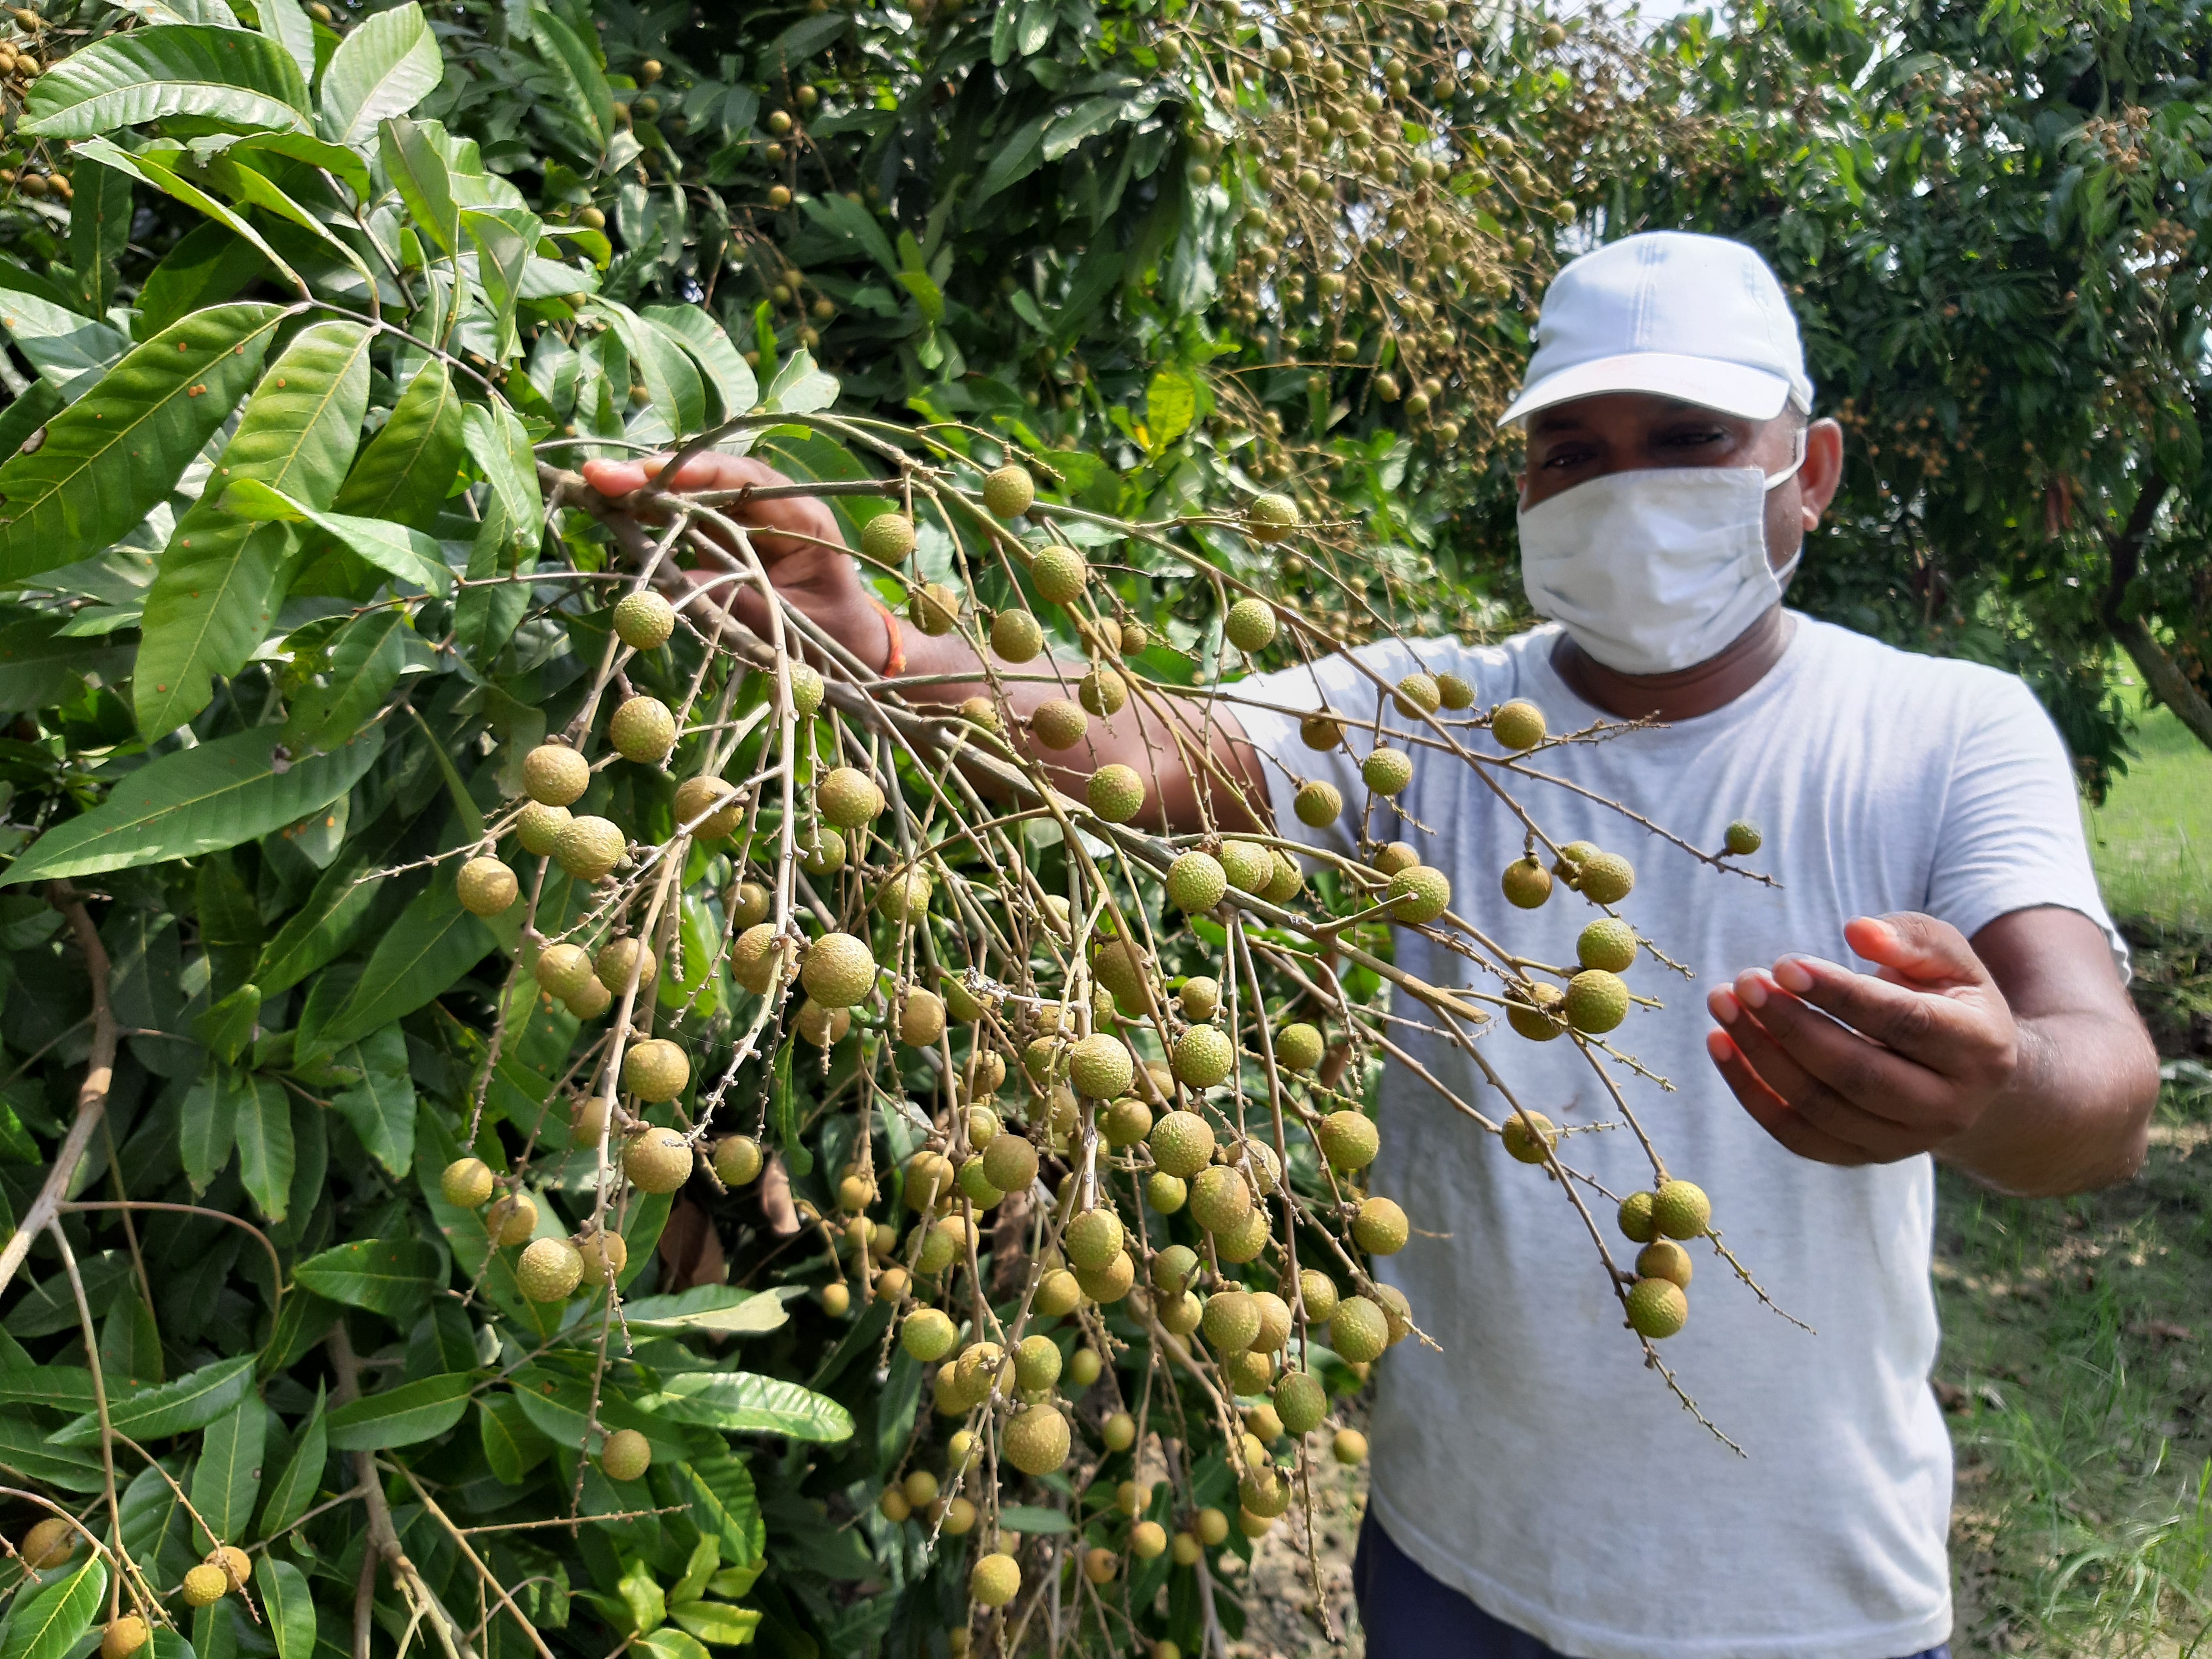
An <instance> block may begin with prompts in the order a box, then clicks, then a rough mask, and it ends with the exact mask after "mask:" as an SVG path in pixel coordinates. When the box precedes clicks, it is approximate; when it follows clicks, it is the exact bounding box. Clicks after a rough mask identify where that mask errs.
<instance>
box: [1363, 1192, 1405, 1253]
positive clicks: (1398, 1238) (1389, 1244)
mask: <svg viewBox="0 0 2212 1659" xmlns="http://www.w3.org/2000/svg"><path fill="white" fill-rule="evenodd" d="M1410 1232H1411V1227H1410V1224H1409V1223H1408V1222H1407V1219H1406V1212H1404V1211H1403V1210H1401V1209H1400V1208H1399V1207H1398V1206H1397V1205H1395V1204H1394V1203H1392V1202H1391V1201H1390V1200H1389V1199H1387V1198H1370V1199H1369V1200H1367V1201H1366V1202H1365V1203H1364V1204H1362V1205H1361V1206H1359V1213H1358V1215H1356V1216H1354V1217H1353V1218H1352V1239H1353V1240H1354V1242H1355V1243H1358V1246H1359V1248H1360V1249H1363V1250H1365V1251H1366V1252H1368V1254H1370V1255H1396V1254H1397V1253H1398V1252H1399V1251H1401V1250H1402V1249H1405V1248H1406V1240H1407V1237H1409V1236H1410Z"/></svg>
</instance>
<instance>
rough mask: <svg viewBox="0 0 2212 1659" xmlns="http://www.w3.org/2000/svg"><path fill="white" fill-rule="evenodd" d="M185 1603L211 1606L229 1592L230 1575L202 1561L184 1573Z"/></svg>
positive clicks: (189, 1605) (190, 1605) (196, 1605)
mask: <svg viewBox="0 0 2212 1659" xmlns="http://www.w3.org/2000/svg"><path fill="white" fill-rule="evenodd" d="M184 1589H185V1606H186V1607H212V1606H214V1605H215V1603H216V1602H217V1601H222V1598H223V1597H224V1596H226V1595H229V1594H230V1575H229V1574H228V1573H226V1572H225V1571H223V1570H222V1568H221V1567H218V1566H213V1565H210V1564H209V1563H207V1562H205V1561H203V1562H201V1563H200V1565H197V1567H194V1568H193V1569H191V1571H189V1572H187V1573H186V1574H185V1585H184Z"/></svg>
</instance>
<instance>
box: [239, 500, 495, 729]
mask: <svg viewBox="0 0 2212 1659" xmlns="http://www.w3.org/2000/svg"><path fill="white" fill-rule="evenodd" d="M221 506H222V510H223V511H224V512H226V513H230V514H232V515H233V516H234V517H235V518H239V519H243V520H251V521H252V522H254V523H257V524H267V523H277V524H311V525H313V526H315V528H317V529H318V530H320V531H322V532H324V533H325V534H326V535H330V536H333V537H335V538H337V539H338V540H339V541H341V542H343V543H344V544H346V546H347V547H349V548H350V549H351V550H353V551H355V552H356V553H358V554H359V555H361V556H362V558H364V559H367V560H368V562H370V563H371V564H373V565H374V566H375V567H376V568H378V569H379V570H381V571H383V572H384V573H385V574H387V575H392V576H397V577H398V578H399V579H400V580H402V581H406V582H412V583H413V584H414V585H415V586H417V587H421V588H425V589H427V590H428V591H429V592H433V593H440V594H443V593H448V592H452V591H453V569H452V568H451V567H450V566H448V565H447V563H446V561H445V557H444V556H443V555H442V554H441V552H440V551H439V550H438V544H437V542H436V541H435V539H434V538H431V537H428V536H426V535H424V534H423V533H422V532H421V531H419V530H410V529H409V528H408V527H407V526H405V525H399V524H392V523H389V522H387V521H386V520H383V519H362V518H356V517H355V516H353V515H352V514H351V513H319V512H317V511H316V510H315V509H314V508H313V507H307V506H305V505H303V504H302V503H301V502H299V501H294V500H293V499H292V498H291V497H290V496H289V495H286V494H284V492H283V491H282V490H281V489H272V488H270V486H269V485H267V484H265V483H256V482H255V481H254V480H252V479H251V478H240V480H239V481H238V482H237V483H234V484H232V485H231V486H230V488H229V489H226V490H224V491H223V493H222V502H221ZM373 706H374V705H372V707H373Z"/></svg>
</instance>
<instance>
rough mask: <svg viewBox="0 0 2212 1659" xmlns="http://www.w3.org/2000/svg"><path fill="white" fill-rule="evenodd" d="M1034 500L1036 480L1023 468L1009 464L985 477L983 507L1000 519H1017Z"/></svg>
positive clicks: (1028, 508) (1027, 509)
mask: <svg viewBox="0 0 2212 1659" xmlns="http://www.w3.org/2000/svg"><path fill="white" fill-rule="evenodd" d="M1035 501H1036V479H1035V478H1032V477H1030V471H1029V469H1028V468H1027V467H1025V466H1018V465H1012V464H1009V465H1006V466H1002V467H1000V469H999V470H998V471H995V472H992V473H988V474H987V475H985V477H984V479H983V505H984V506H986V507H989V508H990V509H991V511H992V512H994V513H997V514H998V516H999V517H1000V518H1002V519H1018V518H1020V517H1021V516H1022V514H1023V513H1026V512H1028V511H1029V510H1030V506H1031V505H1032V504H1033V503H1034V502H1035Z"/></svg>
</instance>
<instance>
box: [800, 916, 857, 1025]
mask: <svg viewBox="0 0 2212 1659" xmlns="http://www.w3.org/2000/svg"><path fill="white" fill-rule="evenodd" d="M799 983H800V984H802V985H804V986H805V987H806V994H807V995H809V996H811V997H812V998H813V999H814V1000H815V1001H817V1002H818V1003H820V1004H821V1005H822V1006H823V1007H825V1008H851V1007H854V1006H858V1005H859V1004H860V1003H862V1002H865V1001H866V1000H867V999H868V996H869V994H871V993H872V992H873V991H874V989H875V988H876V957H875V952H874V951H871V950H869V948H868V945H867V941H866V940H865V939H855V938H854V937H853V935H852V934H850V933H824V934H823V936H822V937H821V938H820V939H817V940H815V941H814V943H813V945H811V947H809V949H808V950H807V952H806V961H805V965H804V966H802V967H801V968H800V969H799Z"/></svg>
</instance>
